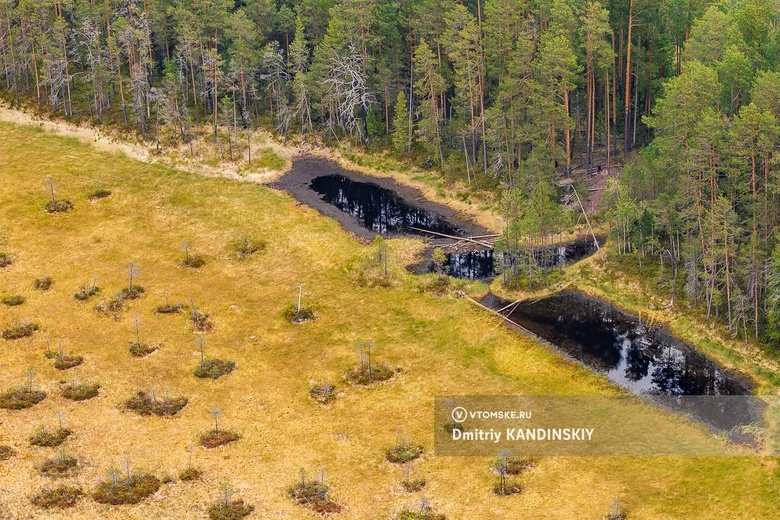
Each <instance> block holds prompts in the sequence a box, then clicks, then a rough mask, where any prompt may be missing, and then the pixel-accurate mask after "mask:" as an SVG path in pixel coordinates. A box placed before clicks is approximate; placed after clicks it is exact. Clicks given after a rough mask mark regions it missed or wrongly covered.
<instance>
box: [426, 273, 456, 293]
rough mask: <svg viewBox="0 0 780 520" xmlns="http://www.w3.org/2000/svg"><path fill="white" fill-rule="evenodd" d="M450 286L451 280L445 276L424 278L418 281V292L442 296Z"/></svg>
mask: <svg viewBox="0 0 780 520" xmlns="http://www.w3.org/2000/svg"><path fill="white" fill-rule="evenodd" d="M450 285H451V280H450V278H449V277H447V276H425V277H422V278H421V279H420V292H427V293H433V294H443V293H445V292H446V291H447V290H448V289H449V288H450Z"/></svg>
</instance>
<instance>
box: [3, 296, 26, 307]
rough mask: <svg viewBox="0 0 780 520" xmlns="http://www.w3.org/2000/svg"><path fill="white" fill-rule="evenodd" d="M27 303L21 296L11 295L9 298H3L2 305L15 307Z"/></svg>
mask: <svg viewBox="0 0 780 520" xmlns="http://www.w3.org/2000/svg"><path fill="white" fill-rule="evenodd" d="M26 301H27V298H25V297H24V296H22V295H21V294H12V295H10V296H5V297H3V304H4V305H6V306H7V307H16V306H17V305H21V304H23V303H24V302H26Z"/></svg>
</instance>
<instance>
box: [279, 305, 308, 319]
mask: <svg viewBox="0 0 780 520" xmlns="http://www.w3.org/2000/svg"><path fill="white" fill-rule="evenodd" d="M282 317H284V319H285V320H287V321H289V322H290V323H303V322H305V321H311V320H313V319H314V318H315V314H314V309H312V308H311V307H307V306H306V305H301V306H300V307H298V305H297V304H294V303H291V304H290V305H288V306H287V307H285V308H284V310H283V311H282Z"/></svg>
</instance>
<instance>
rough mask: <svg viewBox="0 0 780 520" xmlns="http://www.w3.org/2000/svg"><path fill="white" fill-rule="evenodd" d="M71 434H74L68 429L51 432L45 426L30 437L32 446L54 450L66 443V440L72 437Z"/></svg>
mask: <svg viewBox="0 0 780 520" xmlns="http://www.w3.org/2000/svg"><path fill="white" fill-rule="evenodd" d="M71 433H73V432H72V431H70V430H68V429H67V428H57V429H56V430H51V431H49V430H48V429H46V427H45V426H38V427H37V428H36V429H35V432H34V433H33V434H32V435H31V436H30V445H31V446H43V447H46V448H53V447H55V446H59V445H60V444H62V443H63V442H65V439H67V438H68V437H70V434H71Z"/></svg>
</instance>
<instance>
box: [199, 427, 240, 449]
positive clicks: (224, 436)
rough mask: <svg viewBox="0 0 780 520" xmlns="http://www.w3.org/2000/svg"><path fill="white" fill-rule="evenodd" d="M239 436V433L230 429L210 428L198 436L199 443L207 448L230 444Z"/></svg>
mask: <svg viewBox="0 0 780 520" xmlns="http://www.w3.org/2000/svg"><path fill="white" fill-rule="evenodd" d="M240 438H241V435H239V434H237V433H235V432H231V431H230V430H212V431H210V432H208V433H204V434H203V435H201V436H200V445H201V446H203V447H204V448H207V449H212V448H216V447H218V446H224V445H225V444H230V443H231V442H235V441H237V440H239V439H240Z"/></svg>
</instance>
